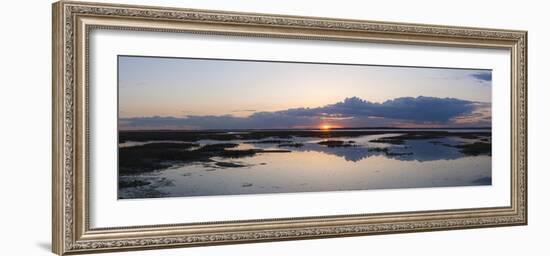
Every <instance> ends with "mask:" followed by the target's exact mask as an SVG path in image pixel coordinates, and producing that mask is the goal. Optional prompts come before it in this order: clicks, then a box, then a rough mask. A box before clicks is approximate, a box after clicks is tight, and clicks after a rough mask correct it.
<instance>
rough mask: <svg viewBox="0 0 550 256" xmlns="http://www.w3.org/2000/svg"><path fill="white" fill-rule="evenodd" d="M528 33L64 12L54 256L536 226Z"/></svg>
mask: <svg viewBox="0 0 550 256" xmlns="http://www.w3.org/2000/svg"><path fill="white" fill-rule="evenodd" d="M526 58H527V32H526V31H512V30H502V29H486V28H465V27H449V26H436V25H424V24H405V23H388V22H374V21H361V20H345V19H328V18H317V17H296V16H281V15H273V14H255V13H234V12H219V11H209V10H191V9H175V8H163V7H145V6H129V5H111V4H97V3H85V2H66V1H62V2H58V3H55V4H54V5H53V221H52V222H53V242H52V244H53V251H54V252H55V253H57V254H60V255H63V254H69V253H70V254H75V253H87V252H104V251H116V250H135V249H152V248H167V247H184V246H200V245H216V244H227V243H242V242H261V241H276V240H277V241H278V240H294V239H311V238H326V237H338V236H355V235H374V234H388V233H399V232H418V231H436V230H450V229H464V228H483V227H496V226H510V225H526V224H527V60H526Z"/></svg>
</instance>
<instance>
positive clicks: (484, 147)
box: [454, 142, 491, 156]
mask: <svg viewBox="0 0 550 256" xmlns="http://www.w3.org/2000/svg"><path fill="white" fill-rule="evenodd" d="M454 147H456V148H459V149H460V152H461V153H462V154H465V155H469V156H478V155H491V143H486V142H474V143H470V144H460V145H455V146H454Z"/></svg>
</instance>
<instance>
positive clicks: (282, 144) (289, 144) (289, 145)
mask: <svg viewBox="0 0 550 256" xmlns="http://www.w3.org/2000/svg"><path fill="white" fill-rule="evenodd" d="M303 146H304V144H303V143H281V144H279V145H278V147H280V148H284V147H291V148H300V147H303Z"/></svg>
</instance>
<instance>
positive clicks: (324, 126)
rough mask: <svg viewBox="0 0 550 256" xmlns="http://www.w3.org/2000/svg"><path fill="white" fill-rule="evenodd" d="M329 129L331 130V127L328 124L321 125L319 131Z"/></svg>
mask: <svg viewBox="0 0 550 256" xmlns="http://www.w3.org/2000/svg"><path fill="white" fill-rule="evenodd" d="M330 129H332V126H331V125H330V124H323V125H321V130H325V131H327V130H330Z"/></svg>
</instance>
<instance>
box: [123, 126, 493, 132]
mask: <svg viewBox="0 0 550 256" xmlns="http://www.w3.org/2000/svg"><path fill="white" fill-rule="evenodd" d="M361 129H363V130H376V129H394V130H469V129H479V130H487V129H492V126H479V127H383V126H382V127H338V128H330V129H321V128H270V129H258V128H243V129H135V130H122V129H119V130H118V131H119V132H174V131H175V132H178V131H184V132H194V131H290V130H312V131H317V130H319V131H334V130H336V131H337V130H361Z"/></svg>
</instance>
